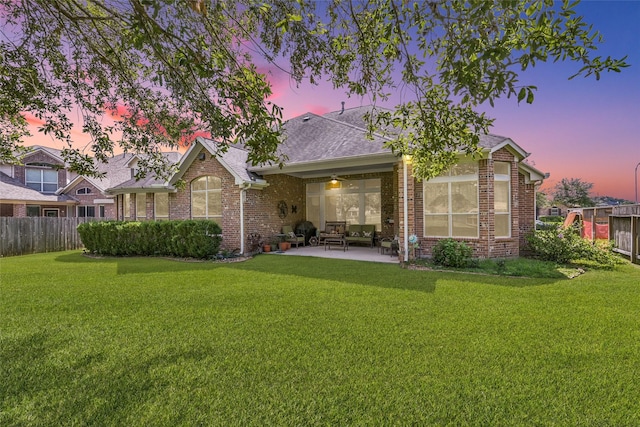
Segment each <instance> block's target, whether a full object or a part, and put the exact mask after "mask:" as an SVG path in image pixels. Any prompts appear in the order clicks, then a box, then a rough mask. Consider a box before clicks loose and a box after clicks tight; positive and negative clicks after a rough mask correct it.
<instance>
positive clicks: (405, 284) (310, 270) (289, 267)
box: [56, 253, 558, 292]
mask: <svg viewBox="0 0 640 427" xmlns="http://www.w3.org/2000/svg"><path fill="white" fill-rule="evenodd" d="M56 260H57V261H60V262H73V263H108V264H113V263H116V265H117V267H116V268H117V274H149V273H161V272H181V271H205V270H210V271H213V270H217V269H219V268H227V269H233V270H243V271H252V272H259V273H265V274H276V275H284V276H292V277H298V278H301V279H302V280H304V278H308V279H323V280H333V281H338V282H343V283H350V284H358V285H365V286H377V287H382V288H390V289H405V290H413V291H421V292H434V291H435V289H436V285H437V283H438V281H442V280H447V281H456V282H460V283H471V284H487V285H494V286H507V287H514V288H522V287H531V286H543V285H549V284H553V283H557V282H558V279H533V278H520V277H505V276H490V275H483V274H473V273H463V272H445V271H428V270H427V271H425V270H409V269H403V268H401V267H399V266H398V265H395V264H384V263H374V262H366V261H349V260H332V259H325V258H313V257H286V258H284V257H267V256H257V257H254V258H252V259H249V260H247V261H242V262H231V263H228V262H212V261H203V262H188V261H180V260H171V259H165V258H153V257H132V258H127V257H123V258H115V257H105V258H100V257H87V256H84V255H83V254H81V253H77V254H67V255H61V256H59V257H57V258H56Z"/></svg>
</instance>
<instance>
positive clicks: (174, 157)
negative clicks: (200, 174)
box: [105, 151, 180, 195]
mask: <svg viewBox="0 0 640 427" xmlns="http://www.w3.org/2000/svg"><path fill="white" fill-rule="evenodd" d="M162 154H163V155H164V156H165V158H166V159H167V162H168V163H169V164H171V165H175V164H176V163H178V161H179V160H180V153H178V152H176V151H169V152H166V153H162ZM133 157H134V158H132V155H131V154H129V155H125V156H124V157H123V158H120V159H118V160H117V161H116V162H115V165H114V168H116V169H119V170H121V171H126V173H124V172H121V174H119V175H115V177H114V178H111V182H110V184H113V185H111V186H108V187H107V188H106V189H105V193H107V194H112V195H114V194H122V193H146V192H147V190H154V191H155V192H163V191H164V192H166V191H169V192H174V191H176V189H175V188H174V187H173V186H171V185H169V183H167V181H165V180H163V179H159V178H157V177H156V176H154V175H147V176H145V177H144V178H141V179H137V178H134V177H131V169H130V167H131V166H132V165H133V163H132V162H133V160H135V158H137V156H133ZM109 163H112V162H109ZM107 176H109V172H107ZM125 176H126V179H124V180H123V181H120V182H117V180H118V179H122V178H125Z"/></svg>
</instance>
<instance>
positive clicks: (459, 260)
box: [433, 239, 473, 268]
mask: <svg viewBox="0 0 640 427" xmlns="http://www.w3.org/2000/svg"><path fill="white" fill-rule="evenodd" d="M472 254H473V250H472V249H471V248H470V247H469V245H467V244H466V243H464V242H457V241H455V240H453V239H444V240H440V241H439V242H438V243H436V245H435V246H434V247H433V262H434V263H435V264H438V265H442V266H444V267H457V268H462V267H466V266H467V265H468V264H469V263H470V261H471V255H472Z"/></svg>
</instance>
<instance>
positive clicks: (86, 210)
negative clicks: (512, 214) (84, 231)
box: [76, 206, 96, 218]
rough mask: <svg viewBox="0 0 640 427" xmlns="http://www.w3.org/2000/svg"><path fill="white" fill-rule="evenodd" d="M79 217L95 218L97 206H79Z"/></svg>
mask: <svg viewBox="0 0 640 427" xmlns="http://www.w3.org/2000/svg"><path fill="white" fill-rule="evenodd" d="M76 212H77V217H78V218H95V216H96V207H95V206H78V208H77V210H76Z"/></svg>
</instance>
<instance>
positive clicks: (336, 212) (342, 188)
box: [306, 178, 382, 230]
mask: <svg viewBox="0 0 640 427" xmlns="http://www.w3.org/2000/svg"><path fill="white" fill-rule="evenodd" d="M339 184H340V185H334V184H330V183H326V184H325V183H310V184H307V195H306V196H307V203H306V205H307V212H306V216H307V221H311V222H312V223H314V224H316V226H318V227H322V226H323V224H324V223H325V222H326V221H346V222H347V223H348V224H373V225H375V226H376V229H377V230H381V228H382V220H381V218H382V213H381V212H382V209H381V195H380V179H379V178H374V179H360V180H349V181H342V182H339Z"/></svg>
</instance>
